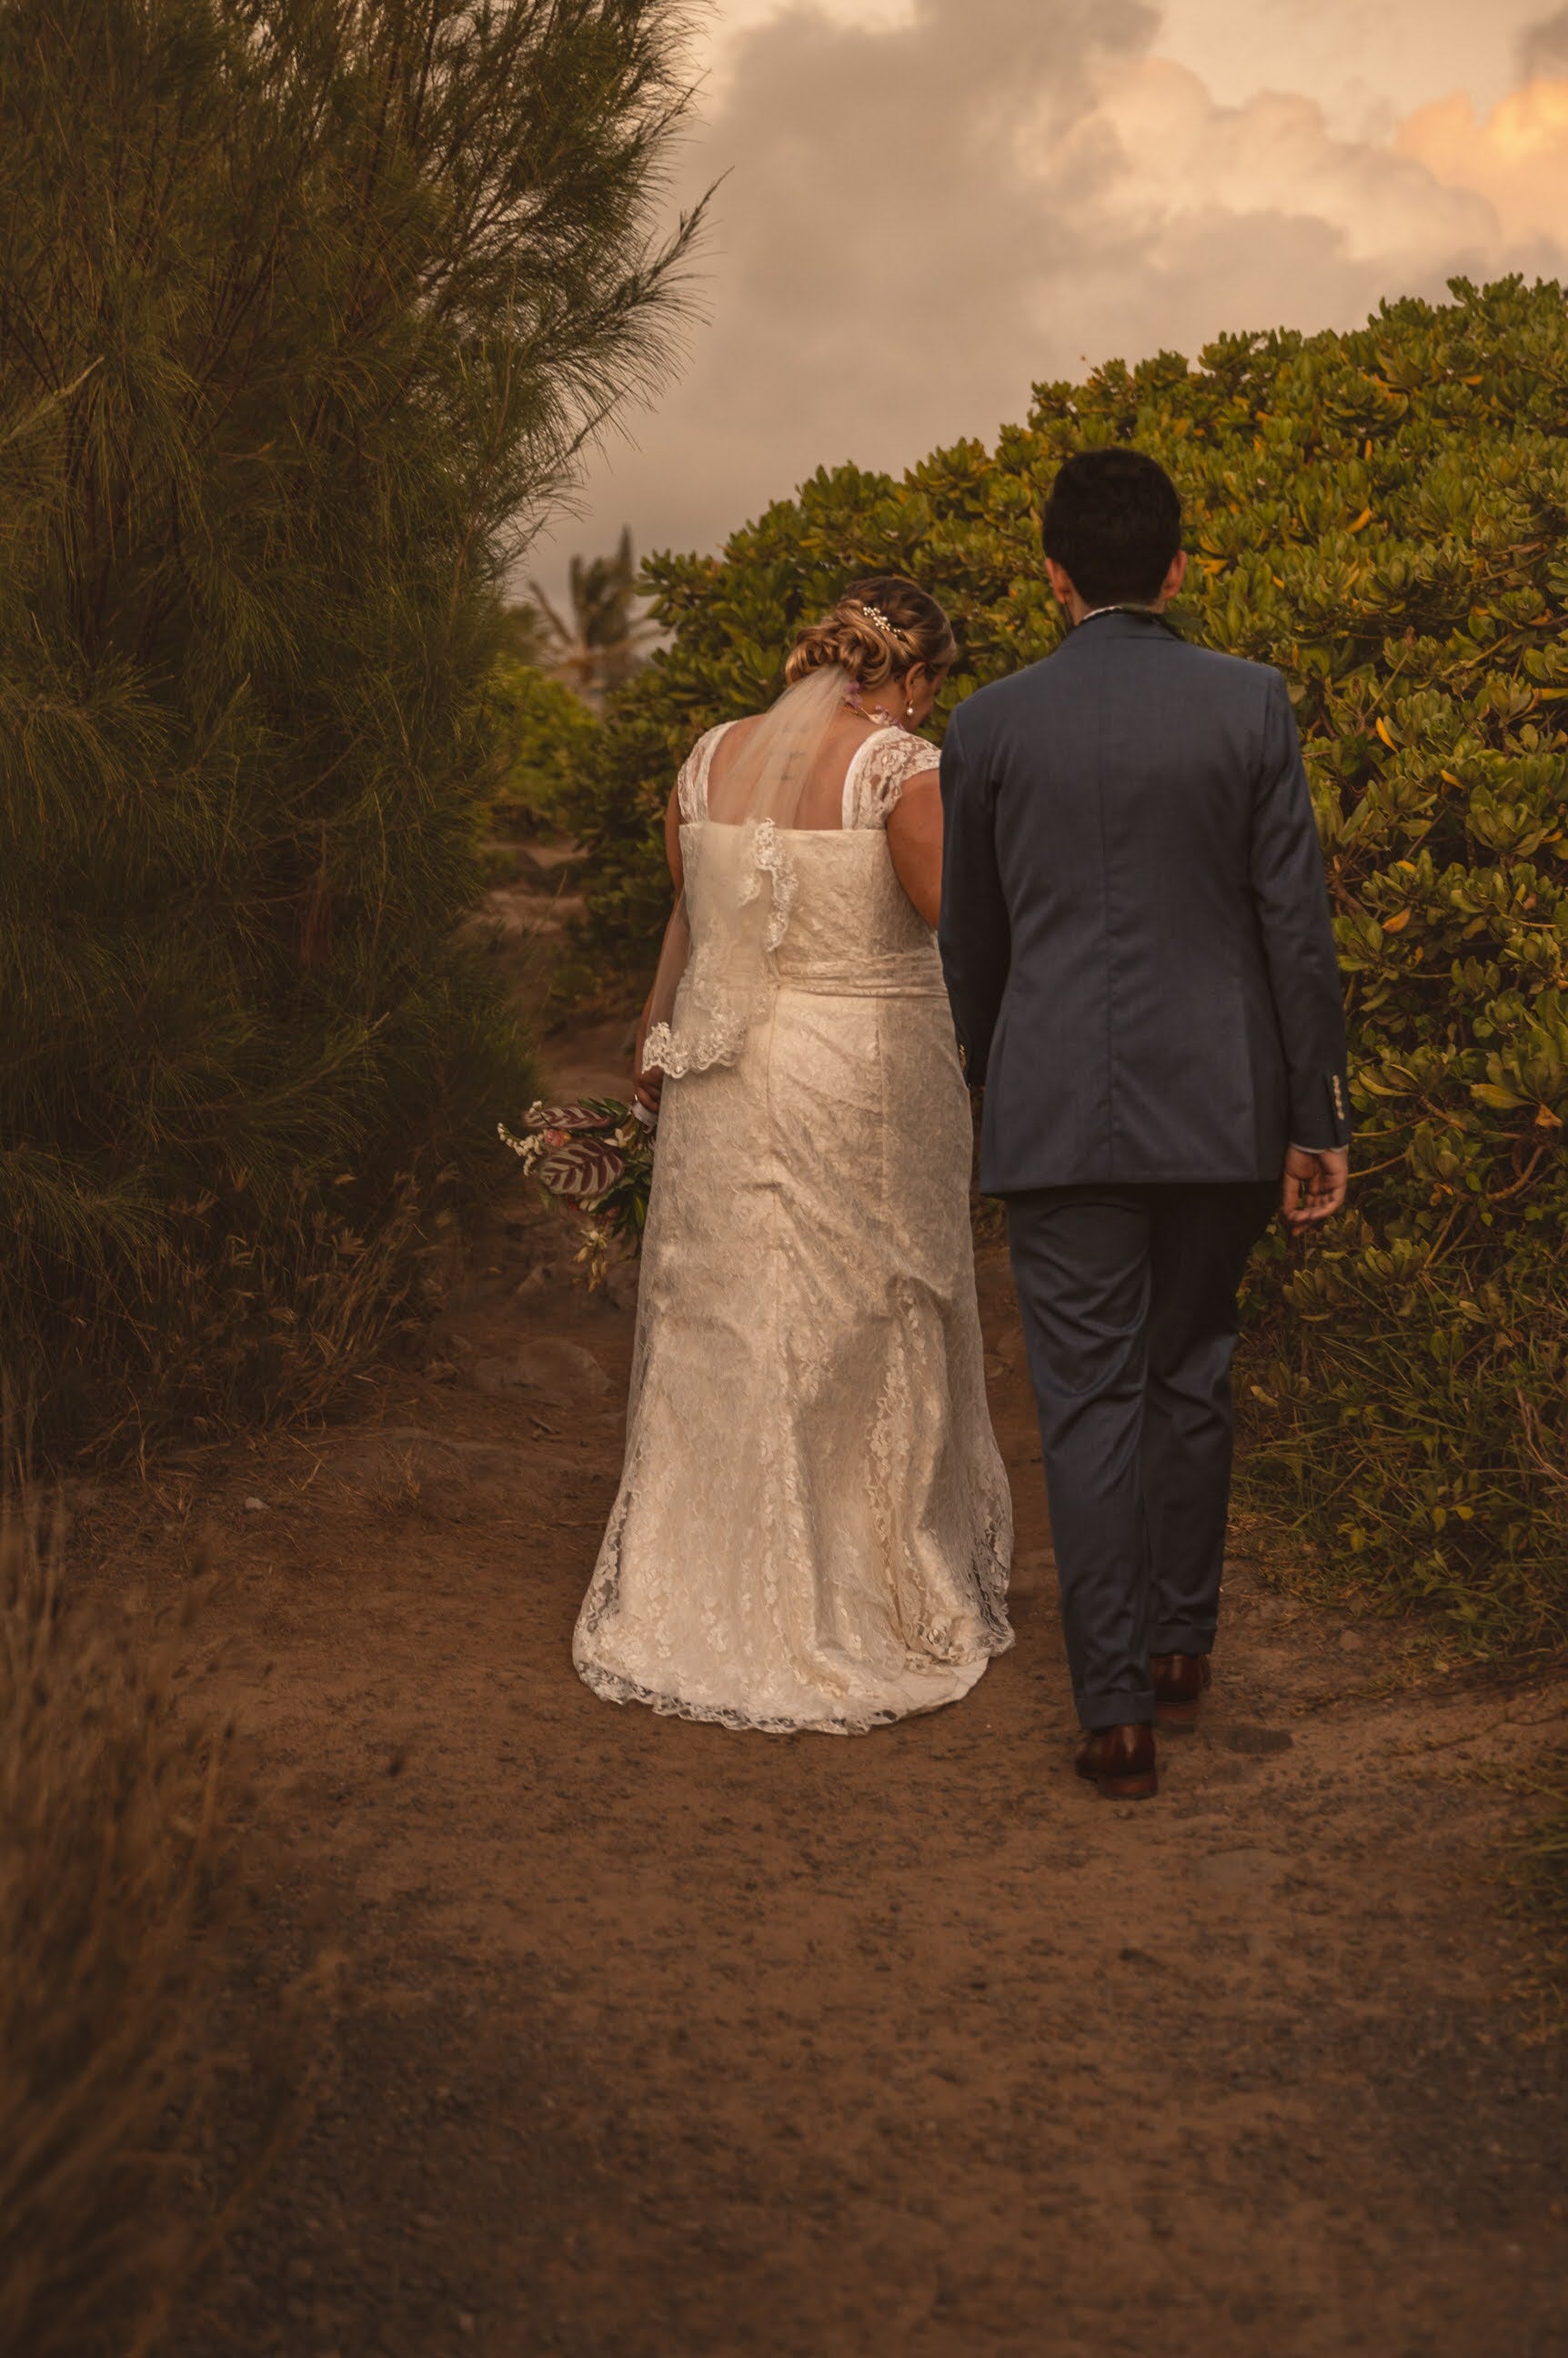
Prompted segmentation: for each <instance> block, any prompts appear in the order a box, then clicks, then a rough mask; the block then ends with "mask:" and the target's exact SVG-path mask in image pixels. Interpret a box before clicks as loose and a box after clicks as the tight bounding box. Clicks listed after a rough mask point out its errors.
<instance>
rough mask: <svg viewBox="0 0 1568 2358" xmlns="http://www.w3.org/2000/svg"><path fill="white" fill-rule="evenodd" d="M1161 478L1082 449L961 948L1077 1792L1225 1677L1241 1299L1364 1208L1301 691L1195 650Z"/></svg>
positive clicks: (953, 854) (979, 782) (969, 1046)
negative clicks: (1290, 1249) (1061, 637)
mask: <svg viewBox="0 0 1568 2358" xmlns="http://www.w3.org/2000/svg"><path fill="white" fill-rule="evenodd" d="M1181 540H1182V511H1181V503H1180V501H1179V499H1178V498H1177V495H1176V490H1175V486H1174V484H1173V482H1172V481H1171V480H1170V478H1169V476H1168V475H1167V474H1166V473H1165V472H1164V471H1163V469H1162V468H1161V467H1159V466H1157V465H1156V463H1155V462H1154V460H1152V459H1149V458H1146V457H1144V456H1143V454H1142V453H1141V452H1140V451H1137V450H1130V449H1122V448H1118V449H1099V450H1086V451H1082V452H1080V453H1078V454H1077V455H1076V457H1074V458H1071V459H1069V460H1066V462H1065V465H1064V466H1063V467H1062V469H1061V471H1060V472H1059V473H1058V475H1057V477H1056V481H1055V484H1054V488H1053V491H1052V493H1051V498H1050V502H1049V504H1048V506H1047V508H1046V511H1045V519H1044V544H1045V560H1046V570H1047V572H1048V573H1049V575H1050V579H1051V587H1052V589H1053V590H1054V592H1055V595H1056V597H1057V599H1058V600H1059V601H1060V603H1061V605H1062V607H1063V608H1064V610H1065V613H1066V615H1067V617H1068V620H1069V622H1070V623H1071V626H1072V627H1071V629H1070V631H1069V633H1068V635H1067V637H1066V639H1065V642H1064V644H1063V645H1062V646H1061V647H1060V648H1059V649H1058V650H1057V652H1056V653H1055V654H1054V655H1052V656H1051V657H1050V658H1049V659H1048V660H1047V661H1046V662H1044V663H1039V664H1034V665H1032V666H1031V667H1030V669H1029V670H1027V671H1023V672H1020V673H1018V674H1016V675H1015V676H1013V677H1012V678H1011V679H1005V680H1000V681H998V682H997V683H996V685H995V686H994V687H987V688H983V689H982V690H981V691H980V693H979V695H978V696H974V697H971V698H969V699H968V702H966V703H965V704H963V705H962V706H960V708H958V710H957V712H956V713H955V715H954V716H953V719H952V720H951V721H950V722H949V724H948V728H947V737H946V745H945V746H944V748H943V753H942V802H943V809H944V813H945V817H946V849H945V875H944V881H943V890H942V931H941V939H942V957H943V962H944V965H945V966H946V974H947V987H948V990H949V992H950V994H951V997H952V1001H953V1010H954V1015H955V1019H956V1022H957V1031H958V1039H959V1044H960V1047H961V1049H962V1051H963V1054H964V1056H965V1061H966V1064H967V1066H968V1076H969V1079H970V1081H971V1083H973V1084H975V1085H977V1086H978V1085H979V1084H982V1083H983V1084H984V1085H985V1088H986V1104H985V1122H984V1133H983V1141H982V1149H981V1160H980V1184H981V1186H982V1187H983V1188H984V1189H985V1191H986V1192H987V1194H989V1195H1001V1196H1004V1197H1005V1198H1006V1200H1007V1214H1008V1237H1009V1242H1010V1245H1011V1253H1012V1267H1013V1274H1014V1278H1015V1280H1016V1282H1017V1287H1018V1299H1019V1303H1020V1307H1021V1309H1022V1315H1023V1324H1024V1329H1025V1335H1026V1338H1027V1342H1028V1347H1029V1364H1030V1370H1031V1373H1032V1375H1033V1380H1034V1390H1035V1397H1036V1400H1037V1401H1038V1404H1039V1412H1040V1437H1041V1444H1042V1450H1043V1455H1044V1469H1045V1481H1046V1487H1047V1489H1048V1491H1049V1495H1050V1504H1051V1523H1052V1532H1053V1537H1054V1541H1055V1549H1056V1563H1057V1570H1058V1574H1059V1576H1060V1581H1061V1589H1062V1617H1063V1622H1064V1626H1065V1632H1066V1640H1067V1656H1068V1660H1069V1663H1070V1665H1071V1669H1072V1676H1073V1694H1074V1700H1075V1702H1076V1704H1077V1709H1078V1717H1079V1719H1080V1721H1081V1723H1082V1725H1083V1728H1084V1731H1085V1734H1084V1739H1083V1742H1082V1744H1081V1746H1080V1747H1079V1750H1078V1757H1077V1766H1078V1769H1079V1773H1080V1774H1081V1775H1083V1776H1085V1777H1087V1778H1090V1779H1093V1780H1094V1781H1095V1782H1096V1783H1097V1784H1098V1788H1099V1790H1100V1791H1101V1792H1102V1793H1105V1794H1107V1795H1108V1796H1110V1797H1112V1798H1117V1799H1138V1798H1141V1796H1143V1795H1145V1794H1149V1793H1153V1792H1155V1791H1156V1790H1158V1780H1157V1776H1156V1769H1155V1756H1154V1733H1153V1723H1154V1722H1155V1721H1156V1720H1158V1721H1159V1722H1160V1724H1161V1725H1169V1726H1190V1725H1192V1724H1193V1722H1194V1720H1195V1717H1196V1714H1197V1706H1198V1701H1199V1698H1200V1696H1201V1695H1202V1693H1203V1692H1204V1690H1205V1689H1206V1687H1207V1685H1208V1683H1209V1651H1210V1649H1211V1647H1212V1646H1213V1643H1214V1634H1215V1625H1216V1620H1217V1615H1218V1608H1219V1582H1220V1568H1221V1563H1222V1561H1223V1558H1224V1552H1225V1525H1226V1513H1227V1504H1228V1497H1229V1487H1230V1461H1231V1434H1232V1420H1231V1401H1230V1363H1231V1358H1232V1356H1233V1354H1234V1350H1235V1346H1236V1329H1237V1289H1238V1285H1239V1283H1240V1281H1241V1275H1242V1271H1243V1270H1244V1268H1245V1265H1246V1261H1247V1257H1248V1255H1249V1252H1250V1251H1251V1249H1252V1248H1253V1246H1254V1245H1255V1244H1256V1243H1257V1242H1258V1240H1259V1238H1260V1237H1261V1235H1262V1233H1263V1231H1264V1229H1265V1228H1266V1227H1267V1226H1268V1223H1269V1220H1270V1218H1271V1215H1272V1213H1273V1211H1274V1210H1275V1208H1276V1206H1277V1207H1278V1208H1279V1209H1280V1210H1281V1213H1282V1214H1283V1217H1284V1218H1285V1220H1286V1222H1287V1223H1288V1225H1289V1226H1290V1227H1291V1228H1292V1229H1293V1230H1295V1231H1297V1232H1298V1233H1299V1232H1300V1231H1302V1230H1303V1229H1306V1228H1311V1227H1313V1226H1314V1224H1315V1223H1317V1222H1318V1221H1320V1220H1324V1219H1326V1218H1327V1217H1329V1215H1330V1214H1331V1213H1332V1212H1334V1211H1336V1210H1337V1208H1338V1207H1339V1206H1340V1204H1341V1203H1342V1202H1343V1201H1344V1197H1345V1187H1346V1175H1347V1172H1348V1166H1349V1155H1348V1151H1347V1150H1348V1143H1349V1137H1350V1123H1349V1119H1348V1116H1349V1105H1348V1095H1347V1087H1346V1067H1345V1026H1344V1017H1343V1012H1342V1009H1341V1001H1340V986H1339V977H1338V973H1337V971H1336V965H1335V953H1334V937H1333V934H1332V931H1331V928H1330V924H1329V912H1328V896H1327V892H1326V890H1325V883H1324V872H1323V859H1322V854H1321V851H1320V849H1319V846H1318V838H1317V830H1316V827H1315V825H1314V818H1313V810H1312V803H1311V799H1310V797H1309V795H1308V792H1307V783H1306V776H1305V773H1304V771H1303V767H1302V756H1301V747H1300V744H1299V742H1298V740H1297V736H1296V729H1295V722H1294V719H1293V718H1292V712H1291V706H1290V699H1289V698H1288V696H1287V694H1286V691H1285V684H1284V681H1283V680H1282V679H1281V676H1280V675H1279V673H1278V672H1276V671H1272V670H1270V669H1268V668H1267V667H1265V666H1264V665H1259V664H1250V663H1242V662H1240V661H1238V660H1237V659H1236V658H1235V657H1232V656H1229V655H1221V654H1210V653H1209V652H1208V651H1207V650H1206V649H1204V648H1201V647H1195V646H1189V645H1188V644H1185V643H1184V641H1183V640H1182V639H1181V638H1180V637H1178V636H1177V634H1176V633H1175V632H1174V631H1173V630H1172V629H1171V628H1170V626H1169V625H1168V624H1167V623H1166V622H1164V621H1163V620H1162V613H1163V609H1164V607H1165V604H1166V601H1167V600H1169V599H1171V598H1173V597H1174V596H1175V594H1176V592H1177V591H1178V590H1180V588H1181V586H1182V579H1183V577H1184V573H1185V571H1186V562H1187V560H1186V557H1185V556H1184V554H1183V552H1182V546H1181Z"/></svg>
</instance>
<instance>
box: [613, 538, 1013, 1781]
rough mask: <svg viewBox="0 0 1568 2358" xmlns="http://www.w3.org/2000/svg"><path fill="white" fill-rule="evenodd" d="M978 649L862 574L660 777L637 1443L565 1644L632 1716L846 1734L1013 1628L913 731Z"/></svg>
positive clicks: (940, 1685) (916, 1697)
mask: <svg viewBox="0 0 1568 2358" xmlns="http://www.w3.org/2000/svg"><path fill="white" fill-rule="evenodd" d="M956 652H957V650H956V647H955V644H954V640H953V634H952V630H951V627H950V625H949V623H948V621H947V617H946V614H945V613H944V612H943V611H942V609H941V607H940V606H938V605H937V604H936V602H935V600H934V599H932V598H929V597H927V596H926V594H925V591H924V590H920V589H918V588H916V586H915V584H914V582H912V581H906V580H904V579H902V578H900V577H899V576H897V575H879V576H878V577H876V578H875V579H871V580H867V581H859V582H856V583H855V584H854V586H853V587H852V588H851V589H850V590H849V591H847V592H846V594H845V596H844V597H843V598H841V599H840V600H839V601H838V605H837V606H836V607H835V608H834V610H833V611H832V612H831V613H830V614H829V615H828V616H827V619H826V621H824V622H818V623H816V624H815V625H814V626H813V627H812V628H811V629H809V630H807V631H806V632H804V633H802V635H801V637H800V639H799V640H798V642H797V643H796V644H795V648H794V650H793V652H792V653H791V654H790V657H789V660H788V663H787V665H786V666H785V674H784V676H785V678H786V680H787V681H788V683H789V685H788V687H787V688H786V690H785V692H784V695H783V696H782V697H781V698H779V701H778V702H777V703H776V704H775V705H774V706H773V708H772V709H771V710H770V711H768V712H766V713H762V714H758V715H755V716H753V717H752V718H751V719H744V720H735V721H730V722H727V723H725V725H724V726H723V727H721V728H719V729H711V730H708V734H707V735H706V736H705V737H703V738H701V739H700V740H699V741H698V742H697V745H696V747H695V748H694V749H693V751H692V753H691V755H690V757H689V759H688V760H687V763H686V765H685V767H684V768H683V770H682V771H681V773H680V776H679V778H678V780H677V781H676V787H675V791H674V793H673V794H672V795H671V797H670V805H669V810H668V814H667V817H666V820H665V840H666V844H667V848H668V853H669V863H670V871H671V874H672V875H673V877H674V880H675V889H676V910H675V914H674V915H673V917H672V918H671V920H670V925H669V928H668V931H667V933H666V935H665V948H664V954H663V957H662V958H661V962H660V969H659V976H658V979H657V980H656V981H655V982H654V990H653V992H652V994H651V995H650V999H649V1002H648V1006H647V1008H646V1009H645V1010H644V1012H643V1023H642V1027H641V1030H640V1033H639V1041H638V1058H637V1061H638V1069H639V1072H640V1075H641V1079H640V1081H639V1085H638V1096H639V1098H640V1099H641V1101H642V1102H643V1105H644V1106H645V1107H646V1108H647V1109H649V1110H650V1111H656V1112H657V1113H658V1115H659V1134H658V1155H657V1161H656V1164H655V1173H654V1188H653V1197H652V1201H651V1204H650V1206H649V1212H648V1226H647V1233H646V1237H645V1239H644V1244H643V1271H642V1291H641V1303H640V1308H639V1314H638V1325H637V1341H636V1350H635V1357H634V1359H633V1371H632V1396H631V1406H630V1414H629V1422H628V1428H627V1442H626V1462H625V1468H624V1471H623V1473H622V1480H621V1489H620V1494H619V1496H618V1498H617V1499H616V1502H615V1508H614V1511H613V1512H612V1514H611V1518H610V1524H609V1528H608V1530H607V1531H606V1532H605V1535H604V1542H603V1545H602V1547H601V1549H600V1557H599V1563H598V1566H597V1569H596V1570H595V1573H594V1576H593V1581H592V1584H591V1585H590V1587H589V1592H588V1595H587V1597H586V1598H585V1600H584V1603H583V1606H582V1611H581V1614H580V1616H579V1620H578V1625H577V1635H576V1639H575V1643H574V1647H573V1659H574V1660H575V1662H576V1665H577V1668H578V1671H579V1674H580V1675H581V1677H582V1678H583V1679H585V1680H586V1681H587V1682H588V1684H589V1686H590V1687H591V1688H592V1689H593V1690H594V1692H595V1693H596V1694H600V1695H602V1696H604V1697H605V1698H606V1699H607V1700H608V1701H610V1702H612V1703H642V1704H650V1705H651V1706H652V1707H653V1709H654V1711H658V1712H673V1713H679V1714H682V1715H684V1716H685V1717H686V1718H688V1719H700V1720H715V1721H718V1722H719V1723H720V1724H721V1725H724V1726H726V1727H751V1728H762V1729H766V1730H768V1731H770V1732H772V1733H776V1734H782V1733H785V1732H787V1731H791V1730H795V1729H806V1728H813V1729H816V1730H819V1731H821V1732H822V1733H824V1734H827V1735H850V1734H859V1733H860V1732H861V1731H863V1730H865V1729H867V1728H871V1727H877V1726H881V1725H884V1724H885V1723H887V1722H889V1721H891V1720H895V1719H901V1718H903V1716H904V1715H905V1714H908V1713H910V1712H917V1711H929V1710H932V1709H934V1708H935V1706H936V1705H938V1704H946V1703H952V1702H954V1701H956V1700H957V1697H958V1696H960V1695H963V1694H967V1693H968V1690H969V1689H970V1688H971V1687H972V1686H973V1685H974V1684H975V1682H976V1681H977V1680H978V1679H979V1676H980V1674H981V1672H982V1671H984V1669H985V1667H986V1664H987V1662H988V1661H989V1659H990V1657H991V1656H992V1655H993V1654H997V1653H1000V1652H1001V1651H1002V1650H1004V1648H1006V1647H1007V1646H1009V1645H1011V1642H1012V1633H1011V1629H1010V1628H1009V1626H1008V1620H1007V1610H1006V1601H1005V1600H1006V1589H1007V1574H1008V1566H1009V1563H1010V1561H1011V1546H1012V1510H1011V1498H1010V1496H1009V1492H1008V1487H1007V1477H1006V1475H1005V1473H1004V1471H1003V1468H1002V1464H1001V1460H1000V1455H999V1454H998V1451H997V1446H996V1441H995V1438H994V1436H993V1434H992V1432H991V1427H990V1420H989V1414H988V1412H987V1408H986V1397H985V1379H984V1371H983V1360H982V1352H981V1344H980V1332H979V1316H978V1314H977V1310H976V1304H975V1279H974V1264H973V1257H972V1252H971V1247H970V1238H969V1218H968V1186H969V1157H970V1142H969V1141H970V1129H969V1107H968V1093H967V1090H966V1088H965V1085H964V1079H963V1076H962V1073H961V1072H960V1070H959V1065H958V1058H957V1050H956V1048H955V1046H954V1038H953V1024H952V1019H951V1016H950V1014H949V1012H948V1007H947V1001H946V992H945V990H944V988H943V981H942V969H941V966H940V962H939V960H938V957H937V952H936V945H935V936H934V935H933V931H932V928H933V927H934V925H935V922H936V916H937V907H938V902H939V898H940V892H941V871H942V806H941V802H940V799H939V795H938V791H937V754H936V750H935V747H934V746H932V745H931V744H929V743H927V742H926V741H925V739H923V738H920V737H917V736H915V735H914V734H913V733H911V732H912V731H913V730H914V729H916V728H918V727H919V726H920V725H921V724H922V723H923V722H925V720H927V719H929V718H930V715H931V711H932V708H933V707H934V705H935V700H936V696H937V693H938V690H939V689H940V687H941V685H942V681H943V678H944V676H945V675H946V671H947V670H948V668H949V667H950V665H952V662H953V659H954V656H955V654H956Z"/></svg>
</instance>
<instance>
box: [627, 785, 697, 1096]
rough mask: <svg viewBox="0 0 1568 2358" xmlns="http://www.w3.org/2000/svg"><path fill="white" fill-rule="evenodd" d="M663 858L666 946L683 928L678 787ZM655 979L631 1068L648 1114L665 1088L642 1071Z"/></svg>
mask: <svg viewBox="0 0 1568 2358" xmlns="http://www.w3.org/2000/svg"><path fill="white" fill-rule="evenodd" d="M665 859H666V860H668V862H669V869H670V879H671V882H673V883H674V885H675V908H674V911H673V912H672V914H671V916H670V921H669V925H666V926H665V944H666V946H667V945H668V943H669V938H670V931H671V927H673V926H675V925H684V924H685V922H686V917H685V912H684V908H683V900H682V896H683V895H684V893H685V892H686V866H685V862H684V861H683V860H682V859H681V849H680V786H679V784H678V783H677V784H676V785H675V786H674V787H673V788H672V790H671V793H670V798H669V802H668V803H667V805H666V806H665ZM663 967H664V957H663V954H662V953H661V957H660V968H661V972H662V970H663ZM659 979H660V978H659V975H655V976H654V979H653V981H652V983H651V984H650V985H649V988H648V996H647V997H646V999H645V1000H644V1001H643V1012H642V1014H641V1015H640V1016H639V1017H638V1019H637V1055H636V1062H635V1064H634V1065H633V1067H632V1069H633V1075H634V1076H635V1080H634V1086H633V1096H634V1097H635V1098H637V1100H638V1102H639V1103H640V1104H641V1105H643V1106H646V1108H647V1109H648V1111H649V1112H650V1113H657V1112H658V1110H659V1097H660V1093H661V1091H662V1090H663V1088H664V1086H665V1076H664V1075H663V1073H661V1072H658V1071H656V1070H655V1071H654V1072H651V1073H645V1072H644V1071H643V1042H644V1041H645V1040H646V1039H647V1036H648V1029H649V1026H650V1025H651V1023H652V1022H653V1020H654V999H655V997H656V996H657V995H658V990H659Z"/></svg>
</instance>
